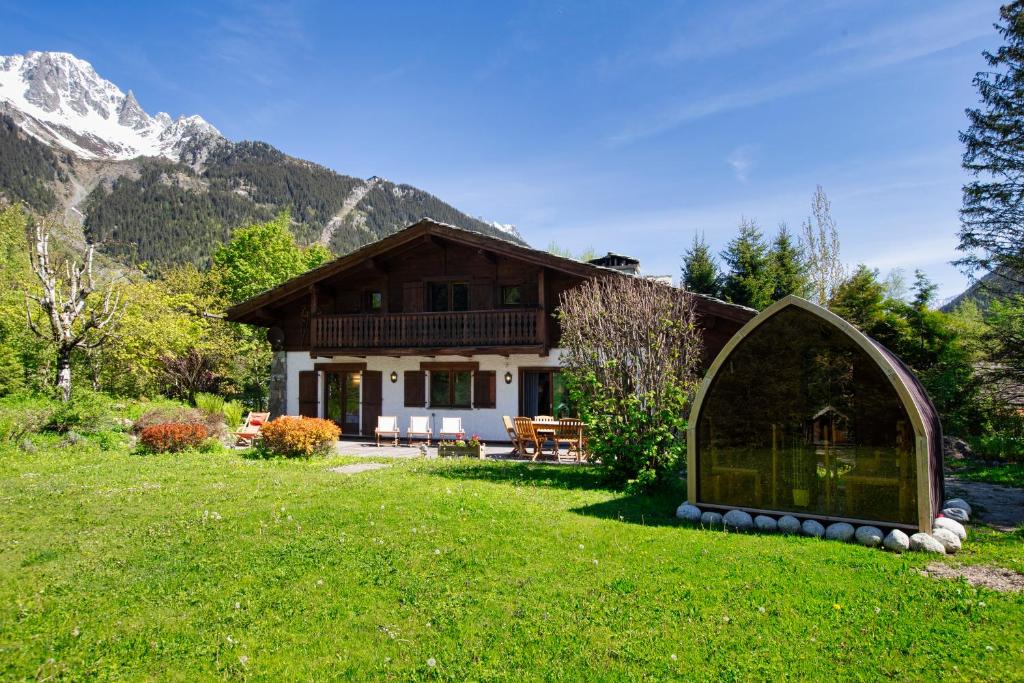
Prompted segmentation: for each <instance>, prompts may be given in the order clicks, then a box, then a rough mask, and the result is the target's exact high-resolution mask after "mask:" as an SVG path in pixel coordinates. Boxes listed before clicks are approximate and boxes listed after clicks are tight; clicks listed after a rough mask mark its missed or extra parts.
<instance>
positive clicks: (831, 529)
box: [825, 522, 854, 543]
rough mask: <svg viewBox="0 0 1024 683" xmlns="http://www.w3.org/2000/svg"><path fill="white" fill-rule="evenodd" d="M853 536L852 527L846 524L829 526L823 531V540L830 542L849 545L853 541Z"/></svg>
mask: <svg viewBox="0 0 1024 683" xmlns="http://www.w3.org/2000/svg"><path fill="white" fill-rule="evenodd" d="M853 534H854V531H853V525H852V524H847V523H846V522H836V523H835V524H829V525H828V528H827V529H825V538H827V539H828V540H830V541H842V542H843V543H849V542H850V541H852V540H853Z"/></svg>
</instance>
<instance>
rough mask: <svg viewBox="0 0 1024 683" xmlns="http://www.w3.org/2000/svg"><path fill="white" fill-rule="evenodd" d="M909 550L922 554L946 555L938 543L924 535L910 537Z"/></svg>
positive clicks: (943, 548) (917, 534) (918, 534)
mask: <svg viewBox="0 0 1024 683" xmlns="http://www.w3.org/2000/svg"><path fill="white" fill-rule="evenodd" d="M910 549H911V550H916V551H918V552H922V553H937V554H939V555H945V554H946V548H945V546H943V545H942V543H940V542H939V541H937V540H935V539H934V538H932V537H931V536H929V535H928V534H925V533H920V532H918V533H916V534H914V535H913V536H911V537H910Z"/></svg>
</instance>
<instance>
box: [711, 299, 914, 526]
mask: <svg viewBox="0 0 1024 683" xmlns="http://www.w3.org/2000/svg"><path fill="white" fill-rule="evenodd" d="M697 427H698V430H697V465H698V473H699V474H698V487H699V492H698V497H699V499H700V500H702V501H704V502H707V503H716V504H720V505H735V506H740V507H752V508H764V509H771V510H783V511H791V512H795V513H805V514H817V515H827V516H834V517H851V518H856V519H867V520H878V521H883V522H884V521H891V522H903V523H907V524H915V523H916V522H917V485H916V469H915V461H914V433H913V429H912V427H911V423H910V419H909V416H908V415H907V412H906V410H905V409H904V407H903V404H902V403H901V401H900V400H899V396H898V395H897V394H896V390H895V389H894V388H893V386H892V384H891V382H890V381H889V380H888V378H887V377H886V376H885V375H884V374H883V372H882V370H881V369H880V368H879V366H878V364H877V363H876V362H875V361H874V359H872V358H871V357H870V356H869V355H868V354H867V353H865V352H864V351H863V350H862V349H861V348H860V347H859V346H858V345H857V344H856V343H855V342H854V341H853V340H852V339H850V337H848V336H847V335H846V334H845V333H844V332H843V331H841V330H839V329H838V328H836V327H835V326H833V325H832V324H831V323H829V322H827V321H825V320H822V319H821V318H819V317H818V316H815V315H814V314H812V313H810V312H808V311H805V310H803V309H799V308H795V307H791V308H786V309H783V310H782V311H780V312H779V313H777V314H775V315H774V316H772V317H771V318H770V319H769V320H767V321H765V322H764V323H762V324H761V325H760V326H759V327H758V328H757V329H756V330H755V331H754V332H752V333H751V334H750V335H749V336H747V337H746V338H745V339H744V340H743V341H742V342H740V344H739V345H737V347H736V348H735V349H734V350H733V352H732V353H731V354H730V355H729V358H728V360H727V361H726V362H725V364H724V365H723V366H722V367H721V368H720V369H719V371H718V374H717V375H716V377H715V380H714V382H713V384H712V386H711V388H710V390H709V391H708V393H707V394H706V396H705V398H704V404H703V407H702V409H701V416H700V422H699V423H698V425H697Z"/></svg>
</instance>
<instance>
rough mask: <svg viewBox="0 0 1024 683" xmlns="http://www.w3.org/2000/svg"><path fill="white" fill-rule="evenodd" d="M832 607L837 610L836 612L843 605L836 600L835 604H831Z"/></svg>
mask: <svg viewBox="0 0 1024 683" xmlns="http://www.w3.org/2000/svg"><path fill="white" fill-rule="evenodd" d="M832 609H834V610H835V611H837V612H838V611H839V610H841V609H843V606H842V605H840V604H839V603H838V602H837V603H835V604H833V605H832Z"/></svg>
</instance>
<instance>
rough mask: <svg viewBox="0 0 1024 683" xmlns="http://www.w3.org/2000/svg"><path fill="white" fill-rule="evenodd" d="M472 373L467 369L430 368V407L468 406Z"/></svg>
mask: <svg viewBox="0 0 1024 683" xmlns="http://www.w3.org/2000/svg"><path fill="white" fill-rule="evenodd" d="M472 375H473V373H472V372H471V371H469V370H431V371H430V407H431V408H469V407H470V396H471V392H472V390H471V389H470V386H471V384H472Z"/></svg>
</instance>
